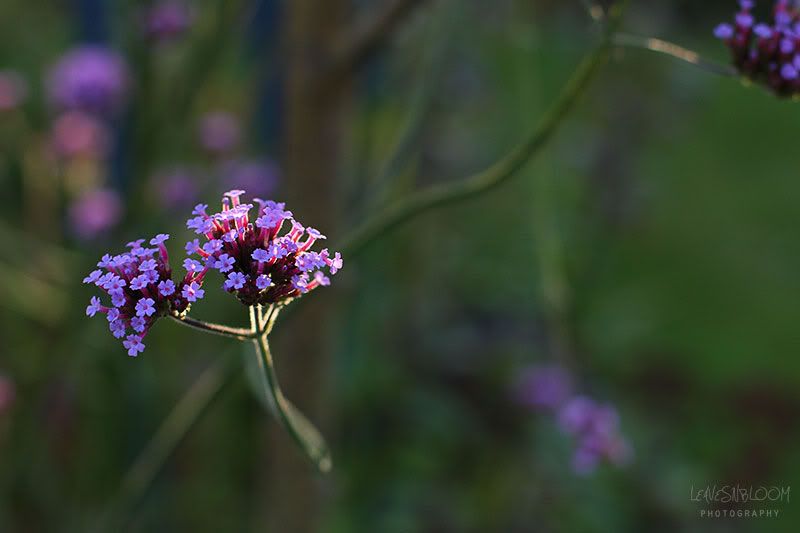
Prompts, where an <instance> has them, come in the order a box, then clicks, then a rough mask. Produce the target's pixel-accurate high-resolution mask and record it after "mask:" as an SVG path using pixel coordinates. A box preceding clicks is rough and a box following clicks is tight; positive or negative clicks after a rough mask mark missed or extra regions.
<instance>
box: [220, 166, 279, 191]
mask: <svg viewBox="0 0 800 533" xmlns="http://www.w3.org/2000/svg"><path fill="white" fill-rule="evenodd" d="M220 173H221V175H222V183H223V184H224V186H225V187H242V188H243V189H246V190H248V191H249V192H250V194H252V195H253V196H256V197H265V196H271V195H272V194H273V193H274V192H275V189H276V188H277V186H278V183H279V182H280V179H281V172H280V169H279V168H278V165H277V164H275V163H273V162H272V161H268V160H259V159H255V160H252V159H241V160H232V161H226V162H225V163H223V164H222V166H221V169H220Z"/></svg>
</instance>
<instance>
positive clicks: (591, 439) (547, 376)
mask: <svg viewBox="0 0 800 533" xmlns="http://www.w3.org/2000/svg"><path fill="white" fill-rule="evenodd" d="M517 397H518V399H519V400H520V402H521V403H522V404H523V405H526V406H528V407H532V408H535V409H538V410H542V411H545V412H548V413H550V414H552V415H553V416H554V417H555V419H556V420H557V422H558V425H559V427H560V428H561V430H562V431H563V432H564V433H566V434H568V435H570V436H572V437H573V438H574V439H575V442H576V448H575V452H574V454H573V456H572V468H573V469H574V470H575V472H576V473H578V474H582V475H583V474H588V473H591V472H592V471H593V470H594V469H595V468H596V467H597V465H598V464H599V463H601V462H602V461H607V462H609V463H611V464H614V465H623V464H625V463H627V462H628V461H629V460H630V458H631V455H632V450H631V447H630V445H629V444H628V442H627V441H626V440H625V438H624V437H623V436H622V435H621V434H620V430H619V414H618V413H617V411H616V409H614V407H612V406H610V405H602V404H599V403H597V402H595V401H594V400H592V399H591V398H588V397H586V396H582V395H575V394H574V393H573V388H572V377H571V376H570V374H569V373H568V372H567V371H566V370H565V369H563V368H562V367H560V366H557V365H545V366H534V367H531V368H528V369H527V370H526V371H524V372H523V374H522V378H521V379H520V381H519V384H518V388H517Z"/></svg>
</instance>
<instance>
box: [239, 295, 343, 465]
mask: <svg viewBox="0 0 800 533" xmlns="http://www.w3.org/2000/svg"><path fill="white" fill-rule="evenodd" d="M279 311H280V307H274V308H273V307H270V309H269V311H268V313H267V315H266V316H265V315H264V314H263V313H262V310H261V308H260V306H259V307H258V308H256V307H255V306H253V307H251V308H250V320H251V322H252V324H253V329H254V330H256V331H264V332H265V333H264V334H263V335H257V336H255V337H254V338H253V344H254V345H255V347H256V354H257V355H258V364H259V368H260V369H261V377H262V383H263V385H264V391H265V393H266V395H267V400H268V403H269V405H270V407H271V408H272V410H273V412H274V414H275V417H276V418H277V419H278V421H279V422H280V423H281V425H282V426H283V427H284V429H286V431H287V432H288V433H289V435H290V436H291V437H292V439H293V440H294V441H295V442H296V443H297V444H298V446H300V448H302V450H303V451H304V452H305V453H306V455H307V456H308V458H309V459H311V461H313V462H314V465H315V466H316V467H317V469H319V471H320V472H323V473H324V472H328V471H330V469H331V468H332V467H333V461H332V460H331V456H330V452H329V451H328V447H327V445H326V444H325V440H324V439H323V437H322V435H321V434H320V433H319V431H317V429H316V428H315V427H314V426H313V425H312V424H311V422H309V421H308V419H306V418H305V416H304V415H303V414H302V413H300V411H298V409H297V408H296V407H295V406H294V405H292V403H291V402H289V400H287V399H286V397H285V396H284V395H283V392H282V391H281V389H280V385H279V384H278V375H277V373H276V372H275V364H274V362H273V359H272V352H271V351H270V348H269V343H268V342H267V335H268V333H269V332H270V331H271V330H272V325H273V324H274V322H275V319H276V318H277V317H278V312H279Z"/></svg>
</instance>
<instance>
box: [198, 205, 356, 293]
mask: <svg viewBox="0 0 800 533" xmlns="http://www.w3.org/2000/svg"><path fill="white" fill-rule="evenodd" d="M243 196H244V191H242V190H240V189H234V190H231V191H228V192H227V193H225V195H224V196H223V199H222V209H221V211H219V212H218V213H213V214H208V213H207V212H206V210H207V206H205V205H202V206H198V208H197V209H195V210H194V212H193V213H192V214H193V215H194V216H193V218H191V219H189V222H188V223H187V226H188V227H190V228H193V229H195V231H197V232H198V233H202V234H203V235H205V237H206V239H208V241H207V242H206V244H204V245H203V246H202V247H200V246H199V243H198V242H194V241H193V242H191V243H189V244H187V246H186V249H187V252H190V253H198V254H200V255H202V256H203V257H205V259H206V264H207V265H211V266H212V267H213V268H215V269H217V270H219V271H220V272H222V273H223V274H225V276H226V279H225V282H224V283H223V287H224V288H225V290H227V291H228V292H231V293H234V294H235V295H236V297H237V298H238V299H239V301H241V302H242V303H243V304H245V305H254V304H262V305H270V304H275V303H286V302H288V301H289V300H291V299H293V298H296V297H298V296H300V295H301V294H305V293H307V292H309V291H311V290H313V289H315V288H317V287H319V286H325V285H328V284H330V279H329V278H328V276H327V275H326V274H325V272H326V271H327V272H328V273H329V274H331V275H333V274H335V273H336V272H337V271H338V270H339V269H341V267H342V257H341V254H339V253H338V252H336V253H335V254H334V256H333V257H331V255H330V253H329V252H328V250H327V249H326V250H322V251H321V252H315V251H312V250H311V247H312V246H313V245H314V243H315V242H316V241H318V240H321V239H324V238H325V236H324V235H322V233H320V232H319V231H317V230H316V229H314V228H305V227H304V226H303V225H302V224H300V223H299V222H297V221H296V220H295V219H294V216H293V214H292V212H291V211H287V210H286V206H285V204H282V203H276V202H273V201H266V200H261V199H255V200H254V201H253V202H254V203H256V204H258V209H254V208H253V205H252V204H249V203H243V202H242V197H243ZM251 212H254V215H253V217H252V219H251ZM287 229H288V231H287Z"/></svg>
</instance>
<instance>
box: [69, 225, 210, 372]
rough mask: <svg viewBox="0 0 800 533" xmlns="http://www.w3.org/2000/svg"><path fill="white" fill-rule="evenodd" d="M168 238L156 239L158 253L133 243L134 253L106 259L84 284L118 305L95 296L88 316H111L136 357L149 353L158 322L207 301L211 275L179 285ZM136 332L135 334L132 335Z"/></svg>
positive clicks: (191, 277) (117, 334)
mask: <svg viewBox="0 0 800 533" xmlns="http://www.w3.org/2000/svg"><path fill="white" fill-rule="evenodd" d="M167 238H168V236H167V235H165V234H159V235H157V236H156V237H154V238H153V239H150V240H149V242H150V243H151V244H153V245H155V246H157V247H156V248H143V247H142V244H143V243H144V242H146V241H145V240H144V239H139V240H135V241H132V242H130V243H128V248H129V251H128V252H126V253H122V254H119V255H113V256H112V255H111V254H106V255H104V256H103V258H102V259H101V260H100V261H99V262H98V266H99V267H100V268H99V269H97V270H93V271H92V272H91V273H90V274H89V275H88V276H86V277H85V278H84V279H83V282H84V283H87V284H94V285H95V286H97V287H98V288H100V289H102V290H103V291H105V292H106V294H107V295H108V296H109V297H110V298H111V305H112V307H107V306H105V305H103V303H102V301H101V299H100V298H98V297H97V296H94V297H92V299H91V301H90V303H89V307H87V309H86V314H87V315H89V316H94V315H96V314H97V313H103V314H105V315H106V319H107V320H108V322H109V330H110V331H111V333H112V335H114V337H116V338H118V339H123V338H124V339H125V341H124V342H123V345H124V346H125V349H127V350H128V354H129V355H131V356H135V355H138V354H139V353H140V352H142V351H143V350H144V343H143V342H142V341H143V339H144V337H145V336H146V335H147V333H148V331H149V330H150V328H151V327H152V326H153V324H154V323H155V322H156V320H158V319H159V318H160V317H163V316H166V315H167V314H182V313H184V312H186V311H187V309H188V307H189V304H190V303H191V302H194V301H196V300H197V299H198V298H202V296H203V289H201V285H202V283H203V277H204V275H205V270H202V271H200V272H194V271H191V272H188V273H187V274H186V275H185V276H184V277H183V279H181V280H180V281H179V282H177V283H176V282H175V281H173V280H172V268H171V267H170V264H169V255H168V254H167V250H166V248H165V247H164V242H165V241H166V240H167ZM104 271H105V272H104ZM130 330H133V331H134V332H135V334H128V332H129V331H130Z"/></svg>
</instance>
